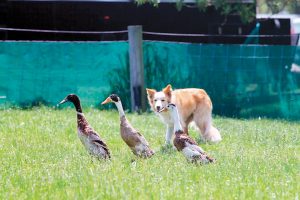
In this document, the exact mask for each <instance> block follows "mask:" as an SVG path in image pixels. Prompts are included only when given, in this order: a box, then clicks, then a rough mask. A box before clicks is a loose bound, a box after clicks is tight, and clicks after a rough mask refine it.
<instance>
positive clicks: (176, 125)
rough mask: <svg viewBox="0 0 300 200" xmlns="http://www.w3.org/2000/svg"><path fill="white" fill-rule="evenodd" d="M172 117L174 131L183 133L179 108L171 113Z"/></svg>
mask: <svg viewBox="0 0 300 200" xmlns="http://www.w3.org/2000/svg"><path fill="white" fill-rule="evenodd" d="M171 115H172V118H173V120H174V131H175V132H176V131H183V129H182V126H181V123H180V119H179V114H178V110H177V108H175V109H174V110H172V111H171Z"/></svg>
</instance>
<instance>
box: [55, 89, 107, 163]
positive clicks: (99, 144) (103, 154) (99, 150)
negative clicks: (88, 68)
mask: <svg viewBox="0 0 300 200" xmlns="http://www.w3.org/2000/svg"><path fill="white" fill-rule="evenodd" d="M66 102H72V103H73V104H74V106H75V108H76V111H77V130H78V137H79V139H80V141H81V142H82V144H83V145H84V146H85V148H86V150H87V151H88V152H89V153H90V155H92V156H95V157H96V158H98V159H110V152H109V149H108V146H107V145H106V143H105V142H104V141H103V140H102V139H101V138H100V137H99V135H98V133H97V132H96V131H95V130H94V129H93V128H92V127H91V126H90V125H89V123H88V121H87V120H86V118H85V116H84V115H83V113H82V108H81V105H80V100H79V97H78V96H77V95H75V94H69V95H68V96H67V97H66V98H65V99H64V100H62V101H61V102H60V103H59V104H63V103H66Z"/></svg>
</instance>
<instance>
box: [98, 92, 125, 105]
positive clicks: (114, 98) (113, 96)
mask: <svg viewBox="0 0 300 200" xmlns="http://www.w3.org/2000/svg"><path fill="white" fill-rule="evenodd" d="M111 102H114V103H118V102H121V99H120V97H119V96H118V95H116V94H111V95H109V97H107V98H106V99H105V100H104V101H103V102H102V103H101V105H103V104H107V103H111Z"/></svg>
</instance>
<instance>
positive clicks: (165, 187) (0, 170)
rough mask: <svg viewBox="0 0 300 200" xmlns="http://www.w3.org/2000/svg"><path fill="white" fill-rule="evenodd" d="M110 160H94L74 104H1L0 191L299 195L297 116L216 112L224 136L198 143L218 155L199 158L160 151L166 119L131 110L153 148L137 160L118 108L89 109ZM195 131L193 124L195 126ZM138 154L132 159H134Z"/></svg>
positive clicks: (13, 194) (82, 195)
mask: <svg viewBox="0 0 300 200" xmlns="http://www.w3.org/2000/svg"><path fill="white" fill-rule="evenodd" d="M84 113H85V116H86V117H87V119H88V121H89V122H90V124H91V125H92V126H93V127H94V128H95V129H96V130H97V131H98V132H99V133H100V135H101V137H102V138H103V139H105V141H106V142H107V144H108V146H109V147H110V149H111V152H112V160H111V161H110V162H103V161H97V160H91V158H90V156H89V155H88V154H87V152H86V151H85V149H84V148H83V146H82V144H81V143H80V141H79V139H78V137H77V130H76V112H75V110H74V109H64V110H53V109H49V108H45V107H44V108H43V107H42V108H34V109H32V110H25V111H24V110H14V109H13V110H11V109H8V110H2V111H0V115H1V118H0V130H1V131H0V162H1V167H0V177H1V179H0V188H1V190H0V199H145V200H147V199H297V197H298V195H299V182H300V177H299V175H298V172H299V155H298V154H299V153H298V152H299V135H300V125H299V123H298V124H297V123H291V122H286V121H278V120H266V119H261V120H259V119H252V120H236V119H228V118H215V121H214V123H215V125H216V127H218V128H219V129H220V130H221V133H222V136H223V141H222V142H221V143H220V144H217V145H209V144H201V146H202V148H203V149H205V150H206V151H207V152H208V153H209V154H210V155H211V156H213V157H215V158H216V159H217V163H216V164H213V165H205V166H196V165H193V164H189V163H187V162H186V160H185V159H184V157H183V156H182V155H181V154H180V153H178V152H176V151H174V150H170V151H161V150H160V149H161V147H162V144H163V140H164V131H165V130H164V129H165V127H164V126H163V124H162V123H161V122H160V121H159V120H158V118H157V117H156V116H155V115H154V114H153V113H151V114H143V115H137V114H127V117H128V119H129V120H130V121H131V122H132V124H133V125H134V126H135V127H136V128H137V129H139V130H140V132H141V133H143V134H144V136H145V137H146V138H147V140H148V141H149V143H150V145H151V146H152V147H153V148H154V149H155V150H156V154H155V156H153V157H152V158H151V159H148V160H138V159H136V158H135V157H134V156H133V154H132V153H131V152H130V150H129V148H128V147H127V146H126V145H125V144H124V142H123V141H122V140H121V138H120V135H119V117H118V113H117V112H116V111H114V112H112V111H109V112H108V111H99V110H95V109H90V110H84ZM190 134H191V136H192V137H193V138H198V134H197V133H196V132H195V130H193V129H191V132H190ZM132 160H135V161H132Z"/></svg>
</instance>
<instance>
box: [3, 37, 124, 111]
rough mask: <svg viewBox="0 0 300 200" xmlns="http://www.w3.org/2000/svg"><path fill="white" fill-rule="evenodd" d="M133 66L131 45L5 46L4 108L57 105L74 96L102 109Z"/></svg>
mask: <svg viewBox="0 0 300 200" xmlns="http://www.w3.org/2000/svg"><path fill="white" fill-rule="evenodd" d="M127 65H128V43H127V42H113V43H112V42H102V43H99V42H1V43H0V72H1V73H0V77H1V82H0V96H1V99H0V104H1V105H2V107H3V106H4V107H7V106H11V105H17V106H21V107H26V106H32V105H35V104H39V103H43V104H46V105H56V104H57V103H58V102H59V101H60V100H61V99H62V98H64V97H65V96H66V95H67V94H69V93H76V94H78V95H79V96H80V97H81V100H82V104H83V105H84V106H86V105H89V106H90V105H93V106H95V105H98V104H99V102H101V100H103V99H104V98H105V97H106V95H108V94H109V93H110V91H111V90H114V88H113V84H111V83H110V81H111V77H112V76H114V73H113V72H114V71H116V70H118V69H121V68H126V66H127Z"/></svg>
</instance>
